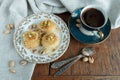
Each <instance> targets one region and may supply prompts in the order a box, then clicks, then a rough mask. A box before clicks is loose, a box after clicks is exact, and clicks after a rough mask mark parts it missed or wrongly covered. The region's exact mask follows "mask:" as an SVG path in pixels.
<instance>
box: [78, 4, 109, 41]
mask: <svg viewBox="0 0 120 80" xmlns="http://www.w3.org/2000/svg"><path fill="white" fill-rule="evenodd" d="M80 21H81V27H80V28H79V29H80V31H81V32H82V33H83V34H85V35H88V36H93V35H95V36H97V37H99V38H101V39H102V38H103V37H104V33H103V32H102V31H101V30H100V29H101V28H103V27H104V26H105V24H106V23H107V21H108V15H107V13H106V12H105V11H104V9H102V8H101V7H99V6H97V5H88V6H86V7H84V8H83V9H82V11H81V14H80Z"/></svg>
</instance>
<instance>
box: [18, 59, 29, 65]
mask: <svg viewBox="0 0 120 80" xmlns="http://www.w3.org/2000/svg"><path fill="white" fill-rule="evenodd" d="M20 64H21V65H23V66H24V65H26V64H28V61H26V60H21V61H20Z"/></svg>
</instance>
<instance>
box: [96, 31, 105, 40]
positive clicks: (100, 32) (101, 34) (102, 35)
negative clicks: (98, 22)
mask: <svg viewBox="0 0 120 80" xmlns="http://www.w3.org/2000/svg"><path fill="white" fill-rule="evenodd" d="M97 31H98V34H99V36H100V38H101V39H103V37H104V33H103V32H102V31H101V30H99V29H97Z"/></svg>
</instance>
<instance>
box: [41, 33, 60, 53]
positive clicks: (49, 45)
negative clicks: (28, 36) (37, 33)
mask: <svg viewBox="0 0 120 80" xmlns="http://www.w3.org/2000/svg"><path fill="white" fill-rule="evenodd" d="M59 43H60V39H59V37H58V36H57V35H56V34H54V33H47V34H45V35H44V36H43V37H42V39H41V44H42V46H43V49H44V52H43V53H49V52H52V51H54V50H55V49H56V48H57V47H58V45H59Z"/></svg>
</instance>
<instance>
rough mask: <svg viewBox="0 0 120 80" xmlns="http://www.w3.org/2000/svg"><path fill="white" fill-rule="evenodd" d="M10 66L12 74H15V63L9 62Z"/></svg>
mask: <svg viewBox="0 0 120 80" xmlns="http://www.w3.org/2000/svg"><path fill="white" fill-rule="evenodd" d="M9 66H10V72H11V73H15V72H16V71H15V69H14V67H15V61H14V60H10V61H9Z"/></svg>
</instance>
